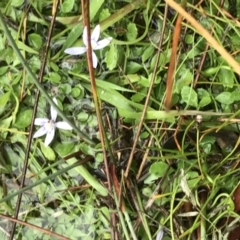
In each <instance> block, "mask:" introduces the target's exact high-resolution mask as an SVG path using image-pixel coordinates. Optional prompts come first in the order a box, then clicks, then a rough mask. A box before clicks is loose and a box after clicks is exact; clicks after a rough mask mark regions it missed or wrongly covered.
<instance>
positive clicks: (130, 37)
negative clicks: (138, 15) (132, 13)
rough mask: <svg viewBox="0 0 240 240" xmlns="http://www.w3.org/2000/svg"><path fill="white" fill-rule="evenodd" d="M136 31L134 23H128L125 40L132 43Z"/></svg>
mask: <svg viewBox="0 0 240 240" xmlns="http://www.w3.org/2000/svg"><path fill="white" fill-rule="evenodd" d="M137 35H138V30H137V27H136V24H135V23H129V24H128V25H127V39H128V40H129V41H133V40H135V39H136V38H137Z"/></svg>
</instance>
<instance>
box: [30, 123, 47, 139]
mask: <svg viewBox="0 0 240 240" xmlns="http://www.w3.org/2000/svg"><path fill="white" fill-rule="evenodd" d="M46 133H47V129H46V128H45V127H44V126H42V127H41V128H39V129H38V130H37V131H36V132H35V133H34V135H33V138H38V137H41V136H43V135H45V134H46Z"/></svg>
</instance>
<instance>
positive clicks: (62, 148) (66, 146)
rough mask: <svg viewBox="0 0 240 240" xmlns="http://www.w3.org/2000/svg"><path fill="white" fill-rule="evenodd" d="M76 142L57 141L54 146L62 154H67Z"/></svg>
mask: <svg viewBox="0 0 240 240" xmlns="http://www.w3.org/2000/svg"><path fill="white" fill-rule="evenodd" d="M74 146H75V144H74V143H67V144H66V143H57V144H56V145H55V146H54V150H55V152H57V153H58V154H59V155H60V156H66V155H67V154H69V153H70V152H71V151H72V149H73V148H74Z"/></svg>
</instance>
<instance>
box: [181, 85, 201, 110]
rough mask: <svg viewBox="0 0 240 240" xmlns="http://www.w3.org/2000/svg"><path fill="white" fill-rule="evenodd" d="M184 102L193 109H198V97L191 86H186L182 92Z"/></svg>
mask: <svg viewBox="0 0 240 240" xmlns="http://www.w3.org/2000/svg"><path fill="white" fill-rule="evenodd" d="M181 97H182V100H183V101H184V102H185V103H186V104H188V105H190V106H193V107H196V108H197V107H198V97H197V93H196V92H195V90H194V89H192V88H191V87H189V86H184V87H183V88H182V91H181Z"/></svg>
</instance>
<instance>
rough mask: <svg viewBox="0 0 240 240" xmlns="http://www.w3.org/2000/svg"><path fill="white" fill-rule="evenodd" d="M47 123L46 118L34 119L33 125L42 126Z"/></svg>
mask: <svg viewBox="0 0 240 240" xmlns="http://www.w3.org/2000/svg"><path fill="white" fill-rule="evenodd" d="M48 121H49V119H47V118H35V120H34V125H38V126H43V125H44V124H45V123H47V122H48Z"/></svg>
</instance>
